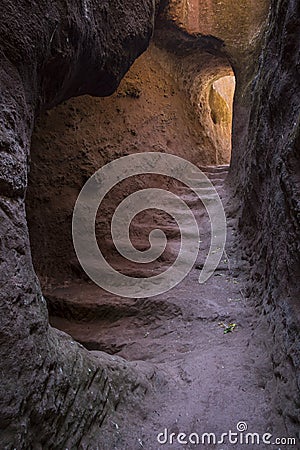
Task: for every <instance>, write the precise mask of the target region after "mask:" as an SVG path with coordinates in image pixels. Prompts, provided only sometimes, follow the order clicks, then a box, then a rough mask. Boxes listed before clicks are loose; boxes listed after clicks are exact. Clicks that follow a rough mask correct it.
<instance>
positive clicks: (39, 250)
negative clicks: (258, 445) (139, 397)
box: [27, 44, 281, 448]
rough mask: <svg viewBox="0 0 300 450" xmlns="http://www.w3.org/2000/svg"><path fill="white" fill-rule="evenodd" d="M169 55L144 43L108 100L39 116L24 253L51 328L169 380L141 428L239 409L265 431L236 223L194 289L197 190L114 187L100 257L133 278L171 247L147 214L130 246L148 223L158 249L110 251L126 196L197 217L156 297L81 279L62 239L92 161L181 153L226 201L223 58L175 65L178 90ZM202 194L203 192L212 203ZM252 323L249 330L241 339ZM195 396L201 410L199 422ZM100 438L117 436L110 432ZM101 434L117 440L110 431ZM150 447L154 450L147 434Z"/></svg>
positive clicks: (170, 231)
mask: <svg viewBox="0 0 300 450" xmlns="http://www.w3.org/2000/svg"><path fill="white" fill-rule="evenodd" d="M196 56H197V57H198V55H196ZM172 58H173V56H172V55H170V54H167V53H166V52H165V51H164V50H161V49H159V48H158V47H156V46H155V45H153V44H152V46H150V49H149V50H148V51H147V52H146V53H145V54H144V55H143V56H142V57H141V58H140V59H139V60H137V61H136V63H135V64H134V65H133V67H132V69H131V70H130V71H129V73H128V74H127V75H126V77H125V79H124V80H123V81H122V83H121V85H120V87H119V89H118V91H117V92H116V94H114V95H113V96H112V97H110V98H107V99H93V98H91V97H79V98H78V99H72V100H70V101H68V102H66V103H65V104H64V105H61V106H59V107H57V108H55V109H54V110H51V111H49V112H48V113H47V114H46V115H44V116H43V117H41V118H40V119H39V121H38V122H37V126H36V129H35V133H34V135H33V141H32V152H31V155H32V161H31V167H32V170H31V177H30V183H29V190H28V194H27V214H28V223H29V230H30V237H31V246H32V254H33V261H34V265H35V268H36V272H37V273H38V275H39V277H40V281H41V284H42V287H43V293H44V296H45V298H46V300H47V304H48V310H49V315H50V324H51V325H52V326H53V327H55V328H57V329H60V330H63V331H64V332H66V333H68V334H70V335H71V336H72V337H73V338H74V339H75V340H76V341H77V342H79V343H81V344H82V345H83V346H84V347H85V348H86V349H88V350H90V351H103V352H106V353H108V354H110V355H114V356H116V355H117V356H118V357H122V358H124V359H125V360H126V361H131V362H140V361H143V362H144V363H146V364H149V365H153V366H155V367H159V368H160V370H162V371H164V372H165V373H167V374H169V377H170V380H172V381H171V384H172V383H173V384H174V386H176V387H175V388H174V386H173V388H172V387H168V389H166V390H165V391H163V392H160V398H159V400H157V399H155V400H153V401H148V403H147V406H146V410H149V411H151V408H152V407H154V406H153V405H154V403H155V402H156V406H155V409H156V411H159V413H157V415H156V416H155V415H154V417H152V418H151V419H149V420H148V421H146V422H145V423H143V424H141V426H143V427H144V429H146V430H147V428H149V432H148V436H150V435H151V433H150V429H152V430H158V431H160V428H161V426H162V425H163V427H166V428H168V429H169V428H170V429H171V428H172V426H173V424H174V423H177V424H178V427H181V429H182V430H185V429H187V428H188V427H189V426H190V420H194V421H195V422H194V423H195V424H196V425H197V426H200V424H201V425H202V426H204V425H205V426H206V427H207V429H208V430H210V429H211V428H212V426H213V425H215V424H218V429H223V430H227V429H231V428H232V427H233V426H236V424H237V423H238V422H240V420H242V419H243V417H244V413H245V411H248V412H250V413H249V414H250V416H249V417H251V427H252V429H253V431H255V432H257V433H260V432H261V433H263V432H264V431H265V430H266V429H268V427H269V419H270V417H271V418H273V419H274V422H276V423H279V424H280V419H279V418H278V417H277V416H276V413H275V412H274V411H273V410H272V407H271V404H270V399H269V397H268V394H267V393H266V391H265V387H266V385H267V384H268V382H269V378H270V376H271V375H268V374H271V361H270V359H269V358H267V357H266V354H265V351H264V350H263V348H262V347H261V342H260V339H261V336H262V333H263V340H264V342H266V341H268V340H271V336H270V335H269V334H268V332H267V331H265V330H264V329H263V328H262V327H263V326H262V325H259V324H258V317H257V314H256V312H255V309H254V308H253V307H252V306H250V305H249V304H248V303H247V301H246V293H245V281H246V278H247V277H246V278H245V274H244V272H243V271H242V268H241V267H240V262H238V260H237V259H236V256H235V253H234V251H233V248H232V246H233V242H234V237H235V234H236V230H235V225H234V221H233V220H230V219H228V222H227V225H228V226H227V244H226V251H224V253H223V254H221V255H220V256H221V261H220V263H219V265H218V268H217V270H216V271H215V273H214V274H213V276H212V277H211V278H210V279H209V281H208V282H207V283H205V284H204V285H203V286H202V285H199V282H198V278H199V274H200V271H201V270H202V268H203V266H204V262H205V259H206V256H207V254H208V252H209V248H210V240H211V229H210V221H209V218H208V215H207V212H206V210H205V208H204V205H203V203H202V202H201V201H199V198H197V196H195V194H194V193H192V192H191V190H190V189H189V188H187V186H184V185H182V184H180V183H179V184H176V183H175V184H174V183H173V182H172V181H171V180H170V179H167V180H166V179H165V178H164V177H154V179H153V177H151V176H148V177H147V176H146V177H145V176H144V177H137V179H136V180H135V181H134V180H132V179H130V180H126V181H125V182H122V183H121V184H120V186H117V187H115V188H114V189H113V191H112V192H111V194H110V195H109V196H108V198H107V199H106V201H104V202H103V204H102V205H101V207H100V209H99V211H98V215H97V222H96V234H97V238H98V245H99V247H100V249H101V251H102V252H103V253H104V255H105V257H106V259H107V261H108V262H109V263H110V264H111V265H112V266H113V267H114V268H115V269H116V270H118V271H119V272H121V273H124V274H126V275H129V276H135V277H139V278H142V277H149V276H153V275H155V274H159V273H161V272H163V271H164V270H166V268H167V267H168V266H169V265H170V264H172V263H174V261H175V259H176V255H177V253H178V250H179V248H180V230H179V229H178V226H177V225H176V222H175V221H174V220H173V219H172V218H171V217H170V216H169V215H168V214H165V213H164V212H162V211H159V210H156V209H150V210H149V211H147V212H145V213H143V214H140V215H138V216H137V217H136V218H135V220H134V221H133V225H132V227H131V232H130V235H131V240H132V243H133V245H134V246H135V248H137V249H139V250H146V249H147V248H149V239H148V237H149V233H150V232H151V230H153V229H154V228H156V227H159V229H160V230H162V231H164V232H165V234H166V236H167V238H168V244H167V247H166V249H165V251H164V253H163V254H162V255H161V256H160V258H158V260H157V261H155V262H154V263H152V264H144V265H142V267H141V265H137V264H135V263H132V262H130V261H128V260H125V259H124V258H122V257H120V255H118V252H117V251H116V248H115V246H114V243H113V241H112V238H111V230H110V223H111V218H112V214H113V212H114V210H115V209H116V207H117V206H118V204H119V203H120V202H121V201H122V200H123V199H124V196H129V195H131V194H132V192H134V191H136V190H139V189H142V188H149V187H156V188H160V189H168V190H171V191H172V192H174V193H175V194H176V195H177V196H179V197H180V199H181V200H182V201H184V202H185V203H186V204H187V205H188V206H189V208H190V209H191V210H192V212H193V214H194V217H195V218H196V221H197V223H198V226H199V230H200V240H199V243H196V244H197V245H199V254H198V257H197V260H196V262H195V264H194V266H193V269H192V270H191V272H190V273H189V275H188V276H187V277H186V278H185V279H184V280H183V281H182V282H181V283H180V284H178V285H177V286H176V287H175V288H174V289H172V290H171V291H169V292H166V293H163V294H161V295H158V296H155V297H153V298H141V299H138V298H134V299H130V298H125V297H122V295H120V296H117V295H113V294H111V293H108V292H106V291H105V290H103V289H101V288H100V287H98V286H96V285H95V284H94V283H92V282H91V281H90V280H89V279H88V278H87V277H86V275H85V274H84V272H83V270H82V268H81V267H80V264H79V262H78V261H77V258H76V255H75V253H74V249H73V247H72V237H71V217H72V210H73V207H74V203H75V200H76V197H77V195H78V193H79V190H80V189H81V187H82V185H83V184H84V183H85V181H86V180H87V179H88V178H89V176H91V175H92V174H93V172H94V171H95V170H97V169H98V168H99V166H103V165H104V164H105V163H107V162H109V161H112V160H114V159H116V158H118V157H120V156H123V155H124V154H134V153H136V152H139V151H147V150H148V151H149V150H151V151H164V152H170V153H173V154H175V155H178V156H181V157H185V158H186V159H189V160H190V161H192V162H193V163H194V164H196V165H197V166H198V167H201V168H202V170H203V171H204V173H205V174H206V176H207V177H208V179H209V180H210V181H211V182H212V184H213V186H214V188H215V189H216V190H217V192H218V194H219V195H220V197H221V199H222V202H223V204H224V205H226V203H227V201H228V198H229V192H228V187H227V184H226V179H227V177H228V171H229V163H230V156H231V137H232V136H231V134H232V133H231V130H232V119H233V103H234V93H235V84H236V81H235V76H234V74H233V71H232V68H231V66H230V64H229V63H228V61H227V60H226V58H225V59H224V58H223V57H222V58H219V59H218V58H217V59H216V58H215V57H211V56H208V55H204V63H203V64H202V67H201V70H200V72H199V71H196V69H195V67H194V66H193V65H191V66H189V65H188V64H189V63H192V62H193V63H194V62H195V58H194V59H192V60H183V61H181V68H179V69H178V73H179V74H180V73H181V75H182V74H183V73H184V72H187V73H192V74H193V77H192V81H191V82H190V85H189V88H188V89H187V87H186V86H184V87H183V86H182V84H181V81H180V80H179V82H178V80H177V81H176V80H175V78H174V77H172V76H171V74H170V72H169V65H170V64H171V62H172ZM173 63H174V61H173ZM196 67H198V66H196ZM125 150H126V151H125ZM202 189H203V188H202ZM209 189H210V188H209ZM209 189H208V190H207V191H206V194H205V195H206V199H207V201H211V200H209V199H210V195H211V192H212V191H209ZM212 189H213V188H212ZM177 213H179V214H183V215H184V214H185V212H184V211H183V210H182V211H181V210H177ZM219 251H221V250H220V249H217V250H216V252H219ZM255 329H256V330H259V332H258V333H257V335H256V333H255V335H253V334H252V332H253V330H255ZM170 380H169V381H170ZM237 392H238V393H239V395H237ZM171 398H172V400H171ZM233 398H234V399H235V400H234V402H233V401H232V399H233ZM199 402H200V403H201V405H204V406H203V407H202V409H201V417H199V416H198V415H199ZM205 405H209V407H206V406H205ZM224 411H226V414H224ZM191 418H193V419H191ZM267 418H268V419H267ZM136 426H138V425H136ZM280 426H281V424H280ZM179 429H180V428H179ZM204 431H205V430H204ZM111 433H112V436H114V433H113V429H112V430H111ZM125 435H126V440H127V441H126V442H131V443H132V445H133V446H134V445H135V441H134V440H133V441H131V440H132V439H134V438H133V437H132V436H129V434H128V433H126V432H125V431H124V430H123V436H125ZM112 439H116V441H115V443H114V445H116V446H118V445H119V444H118V442H117V441H118V438H117V437H115V438H114V437H112ZM147 439H149V437H148V438H147ZM148 445H149V447H148ZM148 445H147V448H152V447H151V445H153V443H152V444H151V442H150V441H149V442H148ZM117 448H119V447H117ZM132 448H134V447H132Z"/></svg>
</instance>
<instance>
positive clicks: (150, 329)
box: [47, 167, 295, 450]
mask: <svg viewBox="0 0 300 450" xmlns="http://www.w3.org/2000/svg"><path fill="white" fill-rule="evenodd" d="M206 172H207V175H208V176H209V177H210V178H211V180H212V181H213V183H214V184H215V186H216V187H217V189H218V192H219V194H220V196H221V197H222V198H223V201H224V202H225V203H226V196H227V194H226V188H225V186H224V179H225V178H226V176H227V168H226V167H222V168H211V169H209V170H208V169H206ZM180 193H181V196H182V197H183V198H184V200H185V201H188V202H190V206H191V208H194V211H195V214H196V217H197V219H198V222H199V226H200V232H201V241H202V243H201V246H200V252H199V260H198V261H197V263H196V265H195V267H194V269H193V270H192V271H191V272H190V274H189V275H188V276H187V277H186V278H185V280H184V281H183V282H182V283H180V284H179V285H178V286H177V287H176V288H174V289H173V290H171V291H169V292H168V293H165V294H162V295H160V296H157V297H153V298H152V299H151V298H150V299H145V300H144V299H142V300H130V299H122V298H118V299H116V298H114V297H113V296H110V295H109V294H105V293H104V292H103V291H101V290H100V289H99V288H97V287H95V286H94V285H92V284H86V285H83V284H82V283H81V284H78V283H74V284H71V285H68V286H66V287H61V288H56V289H54V290H52V291H51V292H48V293H47V296H48V297H49V298H50V297H51V299H52V302H53V303H54V304H56V305H57V311H59V310H60V309H61V307H62V306H61V305H63V308H64V310H65V315H66V314H68V315H69V317H68V318H69V320H67V319H65V318H64V319H63V318H61V317H58V315H59V312H58V313H57V314H56V316H53V317H52V318H51V322H52V324H53V325H54V326H56V327H57V328H60V329H63V330H64V331H66V332H68V333H70V334H71V335H72V336H73V337H74V338H75V339H77V340H79V341H80V342H82V343H83V344H84V345H85V346H86V347H87V348H89V349H90V350H103V351H107V352H109V353H111V354H117V355H118V356H121V357H123V358H126V359H127V360H130V361H144V362H146V363H147V364H149V365H153V367H154V368H155V373H156V376H157V378H158V380H159V379H160V380H161V383H158V384H157V387H156V392H155V393H154V394H153V393H152V394H151V396H150V395H148V396H146V401H144V403H142V404H140V406H139V408H136V409H135V410H132V411H129V412H128V410H125V409H124V408H122V407H121V408H120V411H118V414H117V416H116V419H115V420H110V419H109V420H108V423H107V425H106V428H107V430H108V431H109V432H110V435H111V436H114V439H113V442H112V441H111V442H110V443H109V444H107V449H108V450H110V449H122V450H125V449H128V450H135V449H141V448H145V449H148V450H152V449H159V448H166V449H180V448H207V449H208V448H217V449H223V450H227V449H231V448H232V449H238V450H242V449H243V448H248V449H251V450H252V449H263V448H266V449H270V448H272V449H279V448H280V445H266V444H263V443H262V444H261V445H259V446H258V445H256V444H249V445H244V444H241V443H240V444H235V445H234V444H233V443H232V444H230V443H229V442H228V440H226V439H227V438H226V439H225V442H224V443H222V444H219V445H209V444H208V443H207V441H206V443H205V444H204V445H192V444H186V445H181V444H179V443H178V442H177V443H176V441H175V443H174V444H172V445H171V444H170V443H168V444H166V445H164V446H162V445H160V444H159V443H158V441H157V435H158V433H160V432H163V431H164V430H165V429H168V435H170V433H175V434H176V437H177V435H178V434H179V433H186V434H187V435H189V434H190V433H198V434H199V435H201V434H202V433H215V434H216V436H217V438H220V436H221V435H222V433H226V432H228V431H229V430H232V431H233V432H236V431H237V424H238V423H239V422H241V421H243V422H246V423H247V425H248V431H249V432H251V433H254V432H256V433H261V435H263V434H264V433H267V432H268V433H271V434H273V435H274V437H281V436H285V432H284V426H283V423H282V419H281V417H280V416H277V415H276V413H275V412H274V411H273V406H272V401H271V393H270V387H271V381H272V366H271V361H270V357H269V351H268V348H270V345H271V336H270V334H269V331H268V329H267V327H266V326H265V324H264V322H263V319H261V318H259V317H258V315H257V313H256V311H255V309H254V307H253V306H252V305H249V304H248V302H247V299H246V297H245V294H244V281H245V276H246V275H245V272H243V271H242V270H241V267H240V263H238V262H237V261H236V260H235V257H234V251H233V249H232V243H233V238H234V233H235V231H234V229H233V221H231V222H230V221H228V239H227V246H226V250H227V253H226V255H224V256H223V258H222V261H221V263H220V265H219V268H218V270H217V271H216V272H215V274H214V275H213V276H212V277H211V278H210V280H209V281H208V282H206V283H205V284H204V285H199V283H198V277H199V267H200V268H201V264H203V261H204V255H205V254H206V253H207V251H208V248H209V243H210V225H209V221H208V218H207V216H206V214H205V213H204V210H201V209H199V205H198V204H197V203H196V202H195V201H193V198H189V197H188V196H189V195H190V194H189V192H188V191H185V190H184V189H181V192H180ZM174 245H175V244H174ZM228 260H229V264H228ZM52 308H53V307H52ZM55 311H56V310H55V309H52V313H54V314H55ZM66 311H67V313H66ZM74 316H76V320H74ZM221 323H224V324H227V325H228V324H229V323H235V324H236V328H235V329H234V331H233V332H229V333H227V334H224V328H223V327H222V326H221ZM161 439H162V440H163V437H161ZM169 439H170V438H169ZM271 440H272V442H273V440H274V439H271ZM169 442H170V441H169ZM96 448H97V444H96V443H95V449H96ZM282 448H289V447H288V446H285V447H282ZM290 448H295V447H290ZM101 450H102V449H101ZM104 450H105V449H104Z"/></svg>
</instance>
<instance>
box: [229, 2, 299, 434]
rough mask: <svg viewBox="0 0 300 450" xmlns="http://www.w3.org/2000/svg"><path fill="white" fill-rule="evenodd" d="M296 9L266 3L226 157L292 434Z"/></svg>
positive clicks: (295, 398) (295, 422) (295, 384)
mask: <svg viewBox="0 0 300 450" xmlns="http://www.w3.org/2000/svg"><path fill="white" fill-rule="evenodd" d="M299 13H300V10H299V2H296V1H292V0H291V1H279V2H277V1H273V2H272V8H271V14H270V17H269V25H268V31H267V34H266V39H265V43H264V48H263V51H262V55H261V57H260V65H259V69H258V71H257V75H256V77H255V79H254V81H253V85H252V87H253V95H252V108H251V114H250V126H249V131H248V134H247V141H246V146H245V147H244V148H243V147H241V148H240V149H238V148H236V153H234V154H233V158H234V160H233V173H232V175H233V177H234V180H233V181H234V182H235V186H236V190H237V192H238V195H239V198H240V199H241V204H242V208H241V217H240V229H241V231H242V239H245V240H244V241H241V242H242V246H243V247H244V254H245V257H246V258H247V259H249V260H250V263H251V266H250V267H251V275H252V283H251V284H250V286H249V288H250V292H251V293H252V296H253V297H254V298H255V300H256V303H257V306H258V307H259V308H260V309H261V310H262V312H263V314H266V315H267V317H268V319H269V321H270V325H271V329H272V331H273V336H274V347H273V353H272V354H273V364H274V371H275V382H274V390H275V392H276V398H277V402H276V403H277V408H278V409H279V410H280V411H281V412H282V413H283V415H284V416H285V418H286V421H287V425H288V428H289V429H294V430H296V431H299V420H300V398H299V387H300V365H299V364H300V346H299V330H300V326H299V319H300V309H299V298H300V291H299V287H300V283H299V274H300V263H299V241H300V222H299V217H300V216H299V194H300V191H299V180H300V178H299V177H300V164H299V144H300V140H299V112H300V108H299V104H300V97H299V92H300V89H299V88H300V85H299V80H300V77H299V32H300V30H299V28H300V21H299Z"/></svg>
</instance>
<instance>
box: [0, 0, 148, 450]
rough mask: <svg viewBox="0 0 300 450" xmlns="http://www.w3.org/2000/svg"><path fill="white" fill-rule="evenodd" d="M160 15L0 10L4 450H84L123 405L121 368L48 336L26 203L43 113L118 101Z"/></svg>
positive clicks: (4, 6)
mask: <svg viewBox="0 0 300 450" xmlns="http://www.w3.org/2000/svg"><path fill="white" fill-rule="evenodd" d="M154 14H155V3H154V2H153V1H152V0H141V1H128V2H126V5H124V2H121V1H118V0H115V1H112V2H109V3H108V2H101V3H99V2H96V1H77V2H75V3H74V2H61V1H56V2H48V1H39V2H27V1H18V2H12V1H4V2H2V3H1V6H0V15H1V24H0V35H1V44H0V48H1V53H0V54H1V56H0V59H1V69H0V70H1V73H0V76H1V97H0V98H1V104H0V130H1V141H0V153H1V156H0V214H1V221H0V229H1V269H0V274H1V275H0V277H1V292H0V297H1V315H0V317H1V327H0V328H1V355H0V359H1V384H0V390H1V394H0V398H1V408H0V409H1V413H0V414H1V418H0V423H1V447H2V448H24V449H25V448H33V446H34V445H36V444H37V442H39V445H40V447H41V448H42V447H43V448H67V447H69V448H78V446H79V445H80V443H82V442H83V441H84V439H85V438H87V436H88V437H89V438H91V436H92V435H93V431H94V430H95V429H96V430H99V425H101V422H102V420H103V418H104V417H105V415H106V414H107V412H108V411H109V410H110V409H112V408H114V405H116V403H117V402H118V394H117V392H120V391H119V387H121V386H122V383H123V382H122V381H121V380H122V379H123V380H124V379H125V378H126V375H125V372H126V371H127V370H128V369H127V368H126V367H125V366H124V365H122V363H120V364H119V366H118V364H117V367H116V369H115V370H114V374H113V373H112V372H111V370H110V369H108V370H106V367H107V366H109V368H111V367H112V365H111V364H110V363H107V361H106V357H105V356H103V358H102V357H100V358H95V357H92V356H91V355H89V354H88V353H87V352H86V351H85V350H84V349H82V348H80V347H79V346H78V345H77V344H75V343H74V342H73V341H72V340H71V339H70V338H69V337H67V336H65V335H64V336H61V335H60V334H59V333H58V332H56V331H54V330H53V329H51V328H49V324H48V316H47V308H46V304H45V301H44V299H43V297H42V294H41V291H40V288H39V283H38V281H37V278H36V275H35V273H34V270H33V267H32V263H31V254H30V244H29V238H28V230H27V224H26V215H25V202H24V198H25V192H26V187H27V172H28V165H29V148H30V141H31V132H32V128H33V124H34V118H35V114H36V112H37V111H39V110H40V109H41V108H45V107H50V106H53V105H55V104H58V103H59V102H61V101H62V100H64V99H67V98H69V97H71V96H77V95H81V94H92V95H108V94H111V93H112V92H113V91H114V90H115V88H116V87H117V86H118V83H119V81H120V79H121V78H122V76H123V75H124V73H125V72H126V71H127V69H128V68H129V66H130V64H131V63H132V62H133V61H134V59H135V58H136V57H137V56H138V55H139V54H140V53H141V52H142V51H143V50H145V49H146V47H147V45H148V43H149V40H150V38H151V35H152V31H153V22H154ZM122 367H123V369H122ZM130 370H131V369H129V371H130ZM121 372H123V374H122V375H121ZM123 375H125V378H123ZM131 376H132V377H133V378H132V379H134V378H136V375H135V374H134V372H132V375H131ZM114 386H115V387H116V386H118V388H116V389H115V393H114ZM121 390H122V387H121ZM41 423H43V427H42V428H41ZM37 436H38V438H37ZM82 440H83V441H82ZM40 447H39V448H40Z"/></svg>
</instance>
